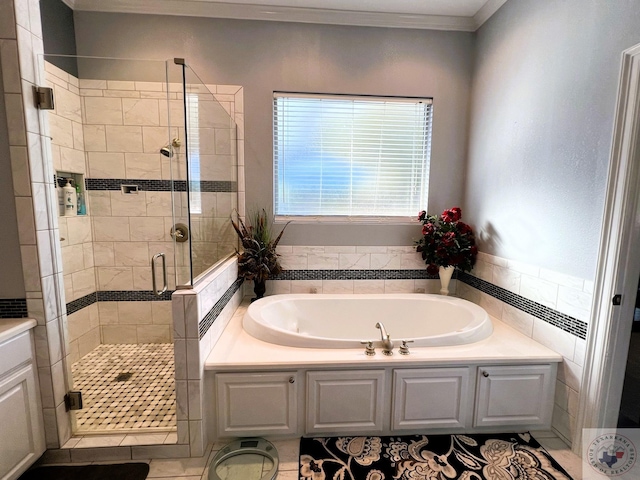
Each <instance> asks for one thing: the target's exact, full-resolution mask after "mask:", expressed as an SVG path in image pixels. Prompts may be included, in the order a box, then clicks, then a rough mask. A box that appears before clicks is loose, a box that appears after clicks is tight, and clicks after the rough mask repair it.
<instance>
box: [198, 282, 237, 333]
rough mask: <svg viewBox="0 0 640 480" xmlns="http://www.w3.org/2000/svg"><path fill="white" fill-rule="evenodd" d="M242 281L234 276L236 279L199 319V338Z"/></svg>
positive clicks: (209, 326)
mask: <svg viewBox="0 0 640 480" xmlns="http://www.w3.org/2000/svg"><path fill="white" fill-rule="evenodd" d="M243 282H244V278H242V277H238V278H236V281H235V282H233V283H232V284H231V286H230V287H229V288H227V290H226V291H225V292H224V294H223V295H222V297H220V299H219V300H218V301H217V302H216V303H215V305H214V306H213V307H211V310H209V312H208V313H207V314H206V315H205V316H204V318H203V319H202V320H200V322H199V323H198V334H199V337H200V340H202V338H203V337H204V336H205V334H206V333H207V331H208V330H209V328H211V325H213V322H215V321H216V318H218V315H220V313H221V312H222V310H223V309H224V307H226V306H227V303H229V301H231V298H232V297H233V295H235V293H236V292H237V291H238V289H239V288H240V286H241V285H242V283H243Z"/></svg>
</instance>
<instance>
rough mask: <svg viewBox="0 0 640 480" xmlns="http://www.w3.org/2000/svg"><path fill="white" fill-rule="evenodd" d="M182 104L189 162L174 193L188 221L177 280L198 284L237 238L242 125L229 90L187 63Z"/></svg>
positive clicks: (181, 218)
mask: <svg viewBox="0 0 640 480" xmlns="http://www.w3.org/2000/svg"><path fill="white" fill-rule="evenodd" d="M178 66H179V67H180V70H181V73H182V95H181V96H182V106H183V118H184V120H185V121H184V123H185V128H186V131H185V135H184V139H185V144H184V156H185V161H186V162H185V163H184V164H182V163H180V164H179V167H178V168H179V169H180V170H181V171H180V174H179V175H180V180H181V181H182V179H184V180H185V183H184V189H183V184H182V183H180V184H179V185H176V188H175V192H174V199H175V201H174V206H175V209H174V215H175V217H174V218H175V220H176V222H178V223H183V224H185V225H187V227H188V229H189V233H190V234H189V238H188V241H186V242H184V243H182V244H176V258H175V262H176V281H177V284H178V285H193V284H194V282H195V281H197V278H198V276H200V275H202V274H203V273H204V272H206V271H208V269H209V268H211V267H212V266H214V265H216V264H217V263H218V262H220V261H221V260H223V259H224V258H226V257H228V256H229V255H230V254H232V253H234V252H235V249H236V247H237V238H236V235H235V232H234V231H233V228H232V226H231V221H230V215H231V213H232V212H233V211H234V210H235V209H237V191H238V187H237V184H238V179H237V146H236V143H237V142H236V140H237V137H236V135H237V128H236V124H235V122H234V120H233V118H232V115H233V114H234V111H233V106H234V102H232V101H219V98H220V99H223V100H224V99H229V97H230V96H229V95H228V94H224V93H217V87H216V86H215V85H205V84H204V82H203V81H202V80H201V79H200V77H199V76H198V75H197V74H196V73H195V72H194V71H193V70H192V69H191V68H190V67H189V66H188V65H185V64H178Z"/></svg>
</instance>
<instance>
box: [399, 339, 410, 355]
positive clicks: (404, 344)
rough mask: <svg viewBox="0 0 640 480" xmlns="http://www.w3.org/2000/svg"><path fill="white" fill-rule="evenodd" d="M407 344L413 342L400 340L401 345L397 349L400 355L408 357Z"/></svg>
mask: <svg viewBox="0 0 640 480" xmlns="http://www.w3.org/2000/svg"><path fill="white" fill-rule="evenodd" d="M407 343H413V340H402V345H400V348H399V349H398V351H399V352H400V355H409V346H408V345H407Z"/></svg>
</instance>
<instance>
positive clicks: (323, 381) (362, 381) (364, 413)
mask: <svg viewBox="0 0 640 480" xmlns="http://www.w3.org/2000/svg"><path fill="white" fill-rule="evenodd" d="M383 392H384V370H360V371H356V370H352V371H338V372H308V373H307V405H308V407H307V429H306V431H307V432H308V433H311V432H343V431H344V432H353V433H358V432H375V431H382V429H383V417H384V405H383V403H384V399H383Z"/></svg>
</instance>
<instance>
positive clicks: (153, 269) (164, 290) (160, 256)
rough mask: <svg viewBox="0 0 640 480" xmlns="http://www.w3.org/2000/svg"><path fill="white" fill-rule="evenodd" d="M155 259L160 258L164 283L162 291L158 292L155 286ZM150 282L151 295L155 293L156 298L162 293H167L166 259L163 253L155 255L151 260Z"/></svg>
mask: <svg viewBox="0 0 640 480" xmlns="http://www.w3.org/2000/svg"><path fill="white" fill-rule="evenodd" d="M157 258H162V281H163V282H164V285H163V287H162V290H158V287H157V284H156V259H157ZM151 282H152V284H153V293H155V294H156V295H157V296H161V295H162V294H163V293H164V292H166V291H167V259H166V256H165V254H164V253H156V254H155V255H154V256H153V257H152V258H151Z"/></svg>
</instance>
